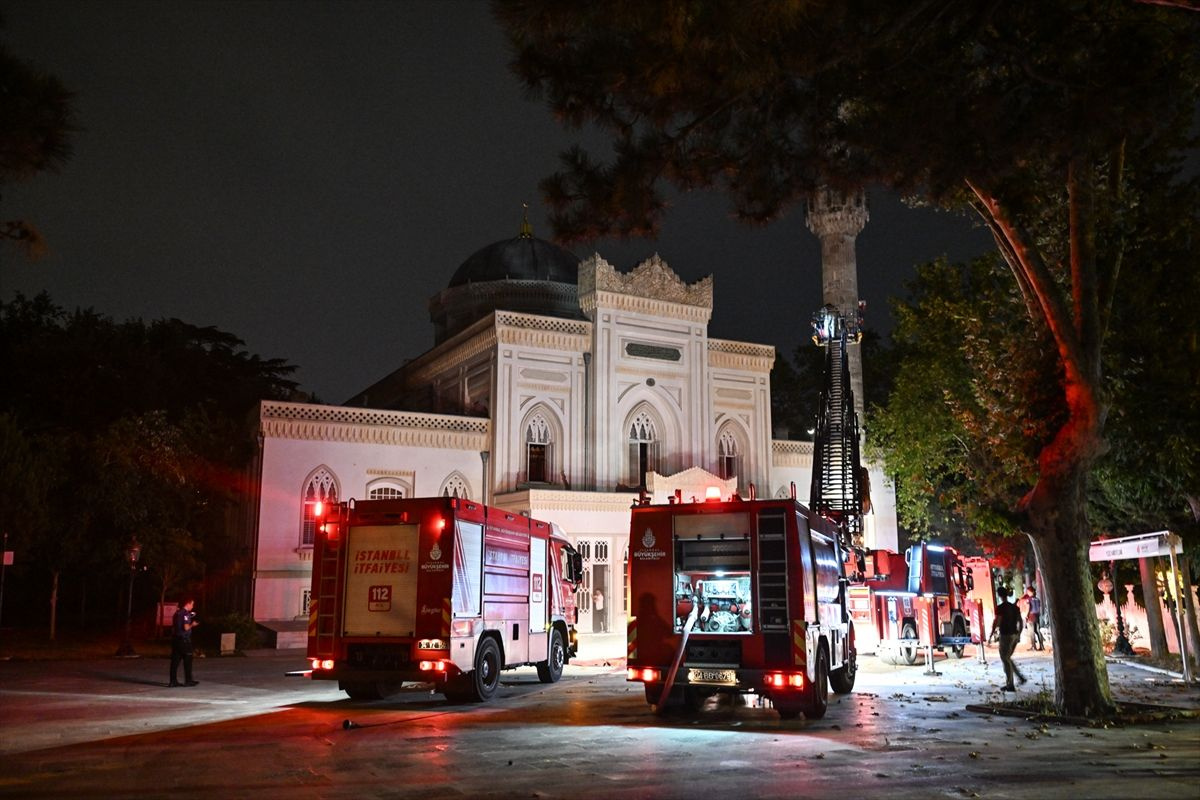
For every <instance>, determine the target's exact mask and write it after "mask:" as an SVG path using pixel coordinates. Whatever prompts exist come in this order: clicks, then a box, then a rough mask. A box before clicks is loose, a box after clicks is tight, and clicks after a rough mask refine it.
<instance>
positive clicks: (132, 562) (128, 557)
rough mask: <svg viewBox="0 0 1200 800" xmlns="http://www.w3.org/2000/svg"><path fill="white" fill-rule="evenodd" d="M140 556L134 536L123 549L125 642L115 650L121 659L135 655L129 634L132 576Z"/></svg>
mask: <svg viewBox="0 0 1200 800" xmlns="http://www.w3.org/2000/svg"><path fill="white" fill-rule="evenodd" d="M141 556H142V546H141V545H140V544H138V540H137V537H136V536H134V537H133V538H132V539H130V540H129V544H128V545H126V547H125V561H126V562H128V564H129V597H128V602H127V604H126V606H125V640H124V641H123V642H121V646H120V647H118V648H117V655H118V656H120V657H123V658H132V657H133V656H136V655H137V653H135V652H133V641H132V637H131V635H130V632H131V630H132V628H133V576H134V575H136V574H137V565H138V559H139V558H141Z"/></svg>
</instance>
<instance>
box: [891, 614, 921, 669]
mask: <svg viewBox="0 0 1200 800" xmlns="http://www.w3.org/2000/svg"><path fill="white" fill-rule="evenodd" d="M896 652H897V654H898V655H899V657H900V663H903V664H907V665H908V666H910V667H911V666H912V665H913V664H915V663H917V657H918V656H920V654H921V647H920V644H919V643H918V642H917V626H916V625H914V624H913V623H911V622H906V623H904V627H902V628H901V629H900V644H899V645H897V650H896Z"/></svg>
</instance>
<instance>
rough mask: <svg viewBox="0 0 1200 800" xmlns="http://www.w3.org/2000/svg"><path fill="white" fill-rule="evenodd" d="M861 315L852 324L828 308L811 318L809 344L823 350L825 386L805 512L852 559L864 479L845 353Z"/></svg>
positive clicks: (858, 545)
mask: <svg viewBox="0 0 1200 800" xmlns="http://www.w3.org/2000/svg"><path fill="white" fill-rule="evenodd" d="M861 309H862V306H861V304H860V306H859V310H858V312H857V313H856V314H855V315H854V317H853V318H847V317H845V316H844V315H843V314H842V313H841V312H840V311H839V310H838V309H837V307H836V306H833V305H826V306H824V307H822V308H821V310H820V311H818V312H817V313H815V314H813V342H815V343H816V344H817V345H819V346H821V347H824V348H825V370H824V377H825V382H824V386H823V387H822V388H821V404H820V407H819V409H818V410H817V425H816V430H815V437H814V440H813V469H812V487H811V491H810V492H809V507H810V508H811V509H812V510H813V511H815V512H816V513H818V514H821V515H822V516H824V517H827V518H828V519H830V520H832V521H833V522H834V523H835V524H836V525H837V527H838V531H839V532H840V535H841V537H842V546H843V547H844V548H845V549H846V550H847V551H850V552H853V553H855V554H861V553H862V552H863V531H862V515H863V511H864V503H863V498H864V495H865V491H864V490H865V486H864V482H865V478H864V476H863V469H862V467H861V464H860V461H859V428H858V414H857V413H856V412H855V410H854V389H853V388H852V387H851V383H850V361H849V357H848V355H847V352H846V349H847V347H848V346H849V345H850V344H852V343H853V344H857V343H858V342H859V341H860V340H861V339H862V310H861Z"/></svg>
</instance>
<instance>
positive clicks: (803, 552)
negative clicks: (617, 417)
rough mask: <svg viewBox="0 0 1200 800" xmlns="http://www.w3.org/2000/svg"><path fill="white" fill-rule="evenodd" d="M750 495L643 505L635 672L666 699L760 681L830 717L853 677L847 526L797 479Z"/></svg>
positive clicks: (658, 702)
mask: <svg viewBox="0 0 1200 800" xmlns="http://www.w3.org/2000/svg"><path fill="white" fill-rule="evenodd" d="M750 495H751V497H750V499H748V500H744V499H742V498H740V497H738V496H737V495H734V496H733V497H732V498H729V499H724V500H723V499H721V498H720V497H719V496H714V497H710V498H707V499H706V500H705V501H703V502H693V503H683V502H671V503H668V504H667V505H650V504H649V503H648V501H646V500H645V498H643V499H642V500H641V501H640V502H639V504H638V505H635V506H634V508H633V512H632V519H631V526H630V552H629V590H630V598H631V602H632V612H633V613H632V614H631V616H630V620H629V631H628V661H627V667H628V674H627V678H628V680H630V681H640V682H641V683H643V684H644V687H645V692H646V700H647V701H648V702H649V703H651V704H652V705H654V706H656V707H657V708H662V707H664V706H666V705H667V704H668V703H684V704H687V705H689V706H692V707H696V706H698V705H699V704H701V703H702V702H703V701H704V699H705V698H707V697H708V696H710V695H712V694H715V693H718V692H725V693H730V694H742V693H752V694H757V695H759V696H763V697H766V698H768V699H770V700H771V702H772V703H773V705H774V706H775V709H776V710H777V711H778V712H779V715H780V716H781V717H783V718H785V719H788V718H792V717H795V716H797V715H798V714H799V713H801V712H803V713H804V714H805V716H806V717H810V718H820V717H822V716H824V715H825V710H826V707H827V705H828V701H829V687H830V686H832V687H833V690H834V691H835V692H839V693H843V694H844V693H847V692H850V691H851V690H852V689H853V688H854V675H855V649H854V631H853V628H852V626H851V624H850V619H849V615H848V613H847V608H846V605H845V602H844V592H843V588H844V583H845V578H844V575H845V573H844V571H843V562H844V558H843V554H842V550H841V545H840V543H839V539H838V535H837V530H836V527H835V525H834V524H833V523H832V522H830V521H829V520H826V519H824V518H821V517H818V516H816V515H815V514H813V513H812V512H810V511H809V510H808V509H807V508H805V507H804V506H803V505H801V504H800V503H798V502H797V501H796V500H795V497H794V491H793V497H792V498H781V499H772V500H755V499H754V498H753V487H752V486H751V487H750ZM673 500H678V498H673Z"/></svg>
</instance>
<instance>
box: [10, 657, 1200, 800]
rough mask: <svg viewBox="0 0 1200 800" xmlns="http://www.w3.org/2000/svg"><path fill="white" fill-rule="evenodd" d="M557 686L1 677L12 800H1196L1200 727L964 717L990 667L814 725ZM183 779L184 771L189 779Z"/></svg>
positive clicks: (1133, 677)
mask: <svg viewBox="0 0 1200 800" xmlns="http://www.w3.org/2000/svg"><path fill="white" fill-rule="evenodd" d="M582 649H583V651H584V653H585V654H586V655H587V656H588V657H586V658H581V659H580V660H578V661H576V662H573V663H572V664H571V665H569V666H568V668H567V670H566V672H565V674H564V677H563V680H562V681H561V682H560V683H559V684H555V685H553V686H547V685H545V684H540V683H539V682H538V680H537V677H536V675H535V674H533V670H532V669H531V668H524V669H520V670H515V671H511V672H506V673H504V680H503V685H502V689H501V692H500V696H499V697H497V698H496V699H495V700H494V701H493V702H491V703H488V704H484V705H475V706H470V705H458V706H455V705H452V704H448V703H446V702H445V701H444V700H443V699H442V698H441V697H440V696H439V695H433V694H431V693H430V692H429V691H428V689H427V688H424V689H423V688H420V687H418V688H414V689H410V690H406V691H405V693H404V694H403V695H402V696H399V697H397V698H394V699H393V700H390V701H381V702H377V703H354V702H352V701H349V700H348V699H347V698H346V697H345V695H344V694H342V693H341V692H339V691H338V690H337V688H336V686H335V685H333V684H330V683H325V682H316V681H311V680H308V679H305V678H298V677H287V676H286V673H287V672H289V671H292V670H297V669H302V668H303V666H304V659H303V653H302V652H299V651H292V652H282V653H280V652H262V653H259V654H255V655H253V656H250V657H229V658H206V659H198V660H197V662H196V677H197V678H198V679H199V681H200V684H199V685H198V686H195V687H180V688H168V687H167V685H166V683H167V681H166V673H167V661H166V660H165V659H152V658H143V659H103V660H99V661H85V662H65V661H64V662H20V661H11V662H3V663H0V796H3V797H9V796H11V797H22V798H36V797H67V796H69V797H72V798H73V800H81V798H85V797H105V798H108V797H137V798H140V799H141V800H144V798H148V797H172V798H180V797H201V796H203V797H251V796H253V797H255V798H262V797H275V796H278V797H287V798H289V800H295V798H307V797H319V798H331V797H347V798H349V797H354V798H374V797H379V798H396V797H420V798H422V800H430V799H431V798H434V799H435V798H442V797H446V798H464V797H502V798H509V797H514V798H515V797H523V798H527V797H564V798H566V797H570V798H611V797H613V796H620V797H621V798H622V800H629V799H630V798H643V797H644V798H658V797H667V798H674V797H680V798H685V797H686V798H692V797H695V796H702V797H710V796H720V795H727V794H734V795H737V796H738V797H821V798H827V797H829V796H831V795H834V796H836V795H839V794H843V795H849V796H852V797H887V798H889V800H893V799H894V798H905V797H914V798H917V797H920V798H929V797H959V798H961V797H989V798H991V797H995V798H1008V797H1014V798H1017V797H1020V798H1034V797H1047V798H1066V799H1067V800H1082V798H1087V800H1093V798H1103V797H1154V798H1158V797H1166V798H1176V797H1178V798H1187V799H1188V800H1195V798H1196V797H1197V796H1198V795H1197V791H1196V786H1197V785H1200V723H1197V721H1196V720H1195V719H1175V720H1166V721H1158V722H1154V723H1150V724H1138V725H1128V726H1124V727H1116V728H1092V727H1089V726H1084V725H1079V724H1064V723H1061V722H1059V723H1054V722H1046V721H1041V720H1036V719H1029V718H1026V717H1023V716H1020V715H1017V716H1007V715H1004V714H1000V713H992V712H981V711H977V710H976V711H973V710H970V709H980V708H983V707H985V706H987V705H989V704H992V703H996V702H999V701H1003V700H1011V699H1012V698H1013V695H1011V694H1008V693H1004V692H1001V691H1000V686H1001V685H1002V682H1003V670H1002V668H1001V666H1000V663H999V659H998V658H997V657H996V651H995V649H989V650H988V651H987V659H988V660H987V662H986V663H984V662H980V661H979V660H977V659H976V658H973V657H971V649H968V657H967V658H965V659H959V660H954V659H944V658H941V659H939V660H938V661H937V662H936V664H935V667H936V673H937V674H927V673H928V672H929V670H927V669H926V668H925V666H923V665H918V666H912V667H899V666H892V665H886V664H882V663H881V662H879V661H877V660H876V659H874V658H871V657H864V658H863V659H862V662H861V669H860V672H859V677H858V681H857V685H856V687H855V691H854V692H853V693H852V694H850V695H846V696H842V697H835V698H834V699H833V701H832V702H831V704H830V708H829V712H828V714H827V716H826V717H825V719H823V720H812V721H810V720H804V719H800V720H792V721H782V720H780V719H779V718H778V715H776V714H775V713H774V712H773V711H772V710H771V709H770V708H767V707H764V706H763V704H761V703H755V702H746V703H730V702H728V701H718V700H711V701H710V702H709V704H708V705H706V706H705V708H703V709H701V710H700V711H699V712H698V713H695V714H684V713H682V712H674V713H667V714H662V715H656V714H655V713H654V712H653V711H652V709H650V707H649V706H647V705H646V704H645V702H644V699H643V698H642V696H641V691H640V686H639V685H638V684H631V683H627V682H626V681H625V677H624V661H623V658H622V655H623V650H624V637H623V636H620V635H617V634H609V635H607V636H604V637H585V638H584V640H583V642H582ZM1016 659H1017V662H1018V663H1019V664H1020V665H1021V667H1022V669H1024V670H1025V671H1026V673H1027V675H1028V677H1029V682H1028V683H1027V684H1025V685H1024V686H1023V687H1022V688H1021V691H1020V692H1018V693H1017V697H1029V696H1034V695H1037V694H1039V693H1042V692H1050V693H1052V692H1053V685H1054V682H1053V660H1052V658H1051V654H1050V653H1049V652H1048V651H1047V652H1038V653H1035V652H1029V651H1026V650H1024V649H1022V650H1020V651H1018V653H1017V655H1016ZM1109 678H1110V684H1111V686H1112V688H1113V692H1114V695H1115V696H1116V697H1117V699H1118V700H1121V701H1125V702H1137V703H1150V704H1156V705H1161V706H1173V707H1177V708H1184V709H1193V710H1194V709H1200V691H1198V690H1197V688H1196V687H1194V686H1192V687H1188V686H1184V685H1183V683H1182V682H1181V681H1179V680H1175V679H1173V678H1172V677H1171V676H1169V675H1164V674H1161V673H1155V672H1149V671H1145V670H1142V669H1138V668H1136V667H1133V666H1130V665H1128V664H1120V663H1111V664H1109ZM181 757H182V758H183V759H184V760H185V761H186V767H185V766H184V765H182V764H180V763H178V759H179V758H181Z"/></svg>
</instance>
